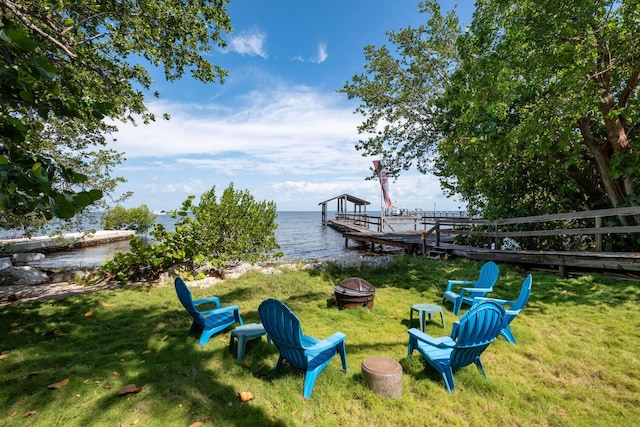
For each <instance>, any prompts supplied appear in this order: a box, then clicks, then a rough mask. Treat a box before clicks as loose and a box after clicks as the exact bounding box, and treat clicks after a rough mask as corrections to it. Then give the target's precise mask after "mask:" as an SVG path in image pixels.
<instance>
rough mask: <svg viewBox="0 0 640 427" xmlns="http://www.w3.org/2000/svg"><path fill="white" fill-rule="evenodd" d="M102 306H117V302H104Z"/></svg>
mask: <svg viewBox="0 0 640 427" xmlns="http://www.w3.org/2000/svg"><path fill="white" fill-rule="evenodd" d="M102 306H103V307H116V306H117V304H109V303H108V302H103V303H102Z"/></svg>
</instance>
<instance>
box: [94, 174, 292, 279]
mask: <svg viewBox="0 0 640 427" xmlns="http://www.w3.org/2000/svg"><path fill="white" fill-rule="evenodd" d="M194 198H195V197H194V196H189V197H188V198H187V200H185V201H184V202H183V203H182V206H181V208H180V209H179V210H177V211H172V213H171V215H172V217H173V218H174V219H175V220H176V224H175V231H167V230H166V229H165V228H164V226H162V224H156V225H155V227H154V228H153V230H152V231H151V233H150V234H151V236H152V237H153V240H154V242H152V243H149V244H145V243H144V242H142V241H141V240H140V239H139V238H137V237H133V238H132V240H131V252H130V253H126V254H122V253H118V254H116V256H115V257H114V259H113V260H110V261H107V262H106V263H105V264H104V265H103V266H102V267H101V271H102V272H103V273H107V274H110V275H113V276H115V277H117V278H118V280H120V281H121V282H126V281H130V280H133V281H137V280H148V279H152V280H155V279H157V278H158V277H159V276H160V274H161V273H162V272H164V271H166V270H167V269H168V268H170V267H172V266H174V265H176V264H182V265H187V266H189V268H190V270H191V271H194V270H195V269H197V268H198V267H201V266H202V265H203V264H209V265H211V266H212V267H213V269H214V270H216V271H218V272H221V270H222V269H223V268H224V267H225V266H226V265H228V264H229V263H230V262H233V261H240V260H242V261H247V262H251V263H254V262H258V261H264V260H268V259H271V258H275V257H280V256H281V255H282V254H281V253H280V252H278V251H277V250H278V249H279V248H280V246H279V245H278V244H277V242H276V240H275V230H276V227H277V224H276V215H277V213H276V205H275V203H274V202H265V201H263V202H257V201H256V200H255V199H254V197H253V196H252V195H251V194H250V193H249V192H248V191H246V190H245V191H236V190H235V189H234V187H233V183H232V184H230V185H229V187H227V189H225V191H224V192H223V194H222V197H221V198H220V202H218V201H217V199H216V194H215V186H214V187H213V188H212V189H211V190H209V191H208V192H206V193H204V194H203V195H202V197H201V199H200V204H198V205H194V204H193V200H194Z"/></svg>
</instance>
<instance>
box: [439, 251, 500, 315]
mask: <svg viewBox="0 0 640 427" xmlns="http://www.w3.org/2000/svg"><path fill="white" fill-rule="evenodd" d="M499 274H500V271H499V270H498V266H497V265H496V263H495V262H493V261H489V262H487V263H485V264H484V265H483V266H482V267H481V268H480V276H478V280H476V281H470V280H449V281H448V282H447V289H446V290H445V292H444V295H443V296H442V303H443V304H444V302H445V301H446V300H449V301H451V302H452V303H453V314H456V315H457V314H458V313H459V312H460V308H461V307H462V304H467V305H471V304H473V299H474V298H476V297H484V296H486V295H487V294H488V293H489V292H491V291H492V290H493V285H495V283H496V282H497V281H498V276H499ZM454 285H474V286H473V287H463V288H462V289H460V292H459V293H457V292H455V291H454V290H453V286H454Z"/></svg>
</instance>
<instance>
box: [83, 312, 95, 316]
mask: <svg viewBox="0 0 640 427" xmlns="http://www.w3.org/2000/svg"><path fill="white" fill-rule="evenodd" d="M91 316H93V313H92V312H90V311H87V312H86V313H85V314H84V317H91Z"/></svg>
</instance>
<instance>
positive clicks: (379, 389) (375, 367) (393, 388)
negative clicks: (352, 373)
mask: <svg viewBox="0 0 640 427" xmlns="http://www.w3.org/2000/svg"><path fill="white" fill-rule="evenodd" d="M362 377H363V378H364V382H365V384H366V385H367V386H368V387H369V388H371V389H372V390H373V391H374V392H376V394H378V395H380V396H382V397H389V398H391V399H395V398H397V397H400V396H402V366H400V364H399V363H398V362H397V361H395V360H394V359H390V358H388V357H369V358H368V359H365V360H364V362H362Z"/></svg>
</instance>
